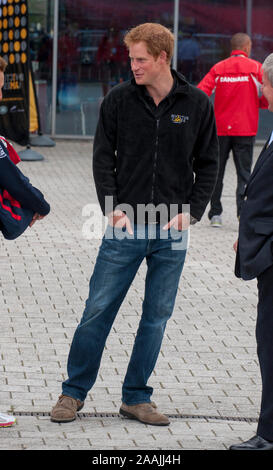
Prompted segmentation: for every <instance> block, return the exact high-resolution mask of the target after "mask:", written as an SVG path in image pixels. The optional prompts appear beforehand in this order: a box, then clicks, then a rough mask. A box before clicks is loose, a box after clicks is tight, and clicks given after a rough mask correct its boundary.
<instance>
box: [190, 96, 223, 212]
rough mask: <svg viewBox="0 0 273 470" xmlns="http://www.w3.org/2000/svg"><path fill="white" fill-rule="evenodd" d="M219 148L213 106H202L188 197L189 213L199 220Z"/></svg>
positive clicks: (213, 180) (214, 173)
mask: <svg viewBox="0 0 273 470" xmlns="http://www.w3.org/2000/svg"><path fill="white" fill-rule="evenodd" d="M218 160H219V148H218V137H217V133H216V124H215V117H214V110H213V106H212V104H211V103H210V100H209V98H207V99H206V105H205V106H203V110H202V115H201V125H200V128H199V134H198V138H197V141H196V144H195V147H194V161H193V171H194V175H195V179H194V184H193V190H192V193H191V196H190V199H189V203H190V211H191V215H192V216H193V217H195V218H196V219H197V220H200V219H201V217H202V215H203V214H204V212H205V209H206V206H207V204H208V203H209V201H210V199H211V195H212V193H213V190H214V186H215V183H216V178H217V173H218V164H219V163H218Z"/></svg>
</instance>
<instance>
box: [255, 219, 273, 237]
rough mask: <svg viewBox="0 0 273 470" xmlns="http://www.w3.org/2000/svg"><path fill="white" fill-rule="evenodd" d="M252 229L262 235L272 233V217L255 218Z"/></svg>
mask: <svg viewBox="0 0 273 470" xmlns="http://www.w3.org/2000/svg"><path fill="white" fill-rule="evenodd" d="M254 230H255V232H256V233H260V234H262V235H270V234H272V235H273V218H272V219H271V218H269V219H261V220H256V222H255V226H254Z"/></svg>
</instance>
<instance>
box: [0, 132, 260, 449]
mask: <svg viewBox="0 0 273 470" xmlns="http://www.w3.org/2000/svg"><path fill="white" fill-rule="evenodd" d="M15 147H16V148H17V149H18V150H21V148H20V147H18V146H15ZM37 150H38V151H40V152H41V153H43V155H44V157H45V159H44V161H40V162H21V163H20V168H21V169H22V170H23V171H24V173H25V174H27V175H28V176H29V177H30V179H31V181H32V183H33V184H34V185H36V186H37V187H39V188H40V189H41V190H42V191H43V192H44V194H45V195H46V197H47V199H48V200H49V202H50V203H51V206H52V211H51V213H50V215H49V216H48V217H47V218H45V219H44V220H42V221H41V222H39V223H36V224H35V225H34V227H33V228H32V229H28V230H27V232H26V233H25V234H24V235H23V236H22V237H20V238H19V239H17V240H16V241H13V242H10V241H5V240H4V239H3V238H1V240H0V247H1V250H0V270H1V278H0V291H1V295H0V311H1V315H0V337H1V340H0V410H1V411H2V412H5V413H13V414H15V415H16V417H17V422H16V424H15V425H14V426H13V427H11V428H4V429H3V428H2V429H0V449H2V450H3V449H4V450H8V449H9V450H21V449H22V450H23V449H26V450H37V449H39V450H52V449H54V450H69V449H73V450H74V449H78V450H80V449H85V450H98V449H99V450H107V449H108V450H120V449H122V450H126V449H132V450H139V449H150V450H160V449H165V450H177V451H182V450H203V449H206V450H226V449H228V447H229V446H230V445H231V444H232V443H235V442H238V441H242V440H246V439H247V438H249V437H251V436H252V435H253V434H255V431H256V425H257V418H258V413H259V406H260V392H261V383H260V372H259V367H258V361H257V356H256V343H255V321H256V305H257V288H256V281H255V280H253V281H249V282H245V281H242V280H240V279H237V278H236V277H235V276H234V274H233V273H234V259H235V255H234V251H233V248H232V246H233V243H234V242H235V240H236V238H237V230H238V221H237V218H236V210H235V185H236V175H235V169H234V164H233V160H232V158H230V159H229V162H228V165H227V171H226V175H225V181H224V194H223V205H224V213H223V221H224V226H223V227H222V228H221V229H218V228H212V227H210V226H209V223H208V218H207V211H206V214H205V215H204V217H203V219H202V221H201V222H200V223H198V224H197V225H195V226H194V227H192V228H191V229H190V246H189V251H188V254H187V258H186V263H185V267H184V271H183V276H182V278H181V282H180V286H179V291H178V295H177V300H176V304H175V309H174V313H173V316H172V318H171V319H170V320H169V323H168V325H167V328H166V333H165V338H164V341H163V344H162V348H161V352H160V356H159V359H158V362H157V365H156V368H155V370H154V372H153V374H152V376H151V379H150V382H149V384H150V385H151V386H152V387H154V394H153V399H154V401H155V402H156V403H157V405H158V408H159V409H160V411H162V412H164V413H166V414H168V415H170V420H171V424H170V425H169V426H167V427H162V428H161V427H155V426H148V425H143V424H141V423H138V422H135V421H131V420H128V419H126V418H122V417H120V416H119V414H118V411H119V407H120V403H121V402H120V399H121V398H120V397H121V386H122V381H123V377H124V374H125V371H126V366H127V363H128V360H129V357H130V353H131V349H132V344H133V340H134V335H135V332H136V328H137V325H138V322H139V319H140V313H141V302H142V300H143V289H144V278H145V270H146V267H145V263H143V265H142V266H141V268H140V270H139V272H138V274H137V276H136V278H135V280H134V282H133V284H132V286H131V288H130V290H129V292H128V294H127V297H126V299H125V301H124V303H123V305H122V307H121V309H120V311H119V314H118V316H117V318H116V321H115V323H114V326H113V329H112V330H111V333H110V335H109V338H108V340H107V343H106V347H105V351H104V355H103V358H102V362H101V368H100V372H99V375H98V379H97V382H96V384H95V385H94V387H93V388H92V390H91V391H90V393H89V394H88V397H87V399H86V402H85V406H84V408H83V410H82V411H81V412H80V413H79V416H78V418H77V420H76V421H74V422H72V423H66V424H54V423H52V422H51V421H50V417H49V413H50V410H51V408H52V406H53V405H54V404H55V403H56V400H57V398H58V395H59V394H60V393H61V382H62V380H64V379H65V378H66V360H67V355H68V351H69V345H70V343H71V339H72V336H73V333H74V330H75V328H76V325H77V323H78V322H79V321H80V318H81V315H82V312H83V308H84V303H85V300H86V297H87V294H88V283H89V279H90V275H91V272H92V270H93V267H94V263H95V259H96V255H97V251H98V247H99V245H100V239H99V237H97V238H96V239H93V238H90V237H89V238H84V236H83V234H82V227H83V225H84V224H87V225H85V227H86V226H88V223H89V222H90V214H91V213H89V217H88V206H87V209H86V212H84V214H86V215H84V216H83V215H82V211H83V208H84V207H86V205H88V204H94V203H96V202H97V199H96V194H95V188H94V183H93V179H92V174H91V155H92V143H91V142H87V141H69V140H67V141H57V143H56V147H53V148H45V147H44V148H40V149H37ZM260 150H261V148H260V147H258V146H257V147H256V148H255V158H254V160H255V159H256V158H257V155H258V153H259V151H260Z"/></svg>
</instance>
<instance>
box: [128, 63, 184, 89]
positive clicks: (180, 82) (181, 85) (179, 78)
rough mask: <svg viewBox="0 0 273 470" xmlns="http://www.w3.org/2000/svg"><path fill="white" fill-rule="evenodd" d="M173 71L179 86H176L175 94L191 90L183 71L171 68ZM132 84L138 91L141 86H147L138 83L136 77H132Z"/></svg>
mask: <svg viewBox="0 0 273 470" xmlns="http://www.w3.org/2000/svg"><path fill="white" fill-rule="evenodd" d="M171 72H172V75H173V76H174V77H175V78H176V80H177V86H176V87H175V89H174V91H173V93H174V94H176V93H185V94H187V93H188V92H189V89H190V85H189V83H188V82H187V81H186V79H185V77H184V76H183V75H182V74H181V73H179V72H177V71H176V70H174V69H171ZM131 85H132V86H133V88H134V90H135V91H138V92H139V91H141V88H145V85H137V84H136V81H135V79H134V77H133V78H131Z"/></svg>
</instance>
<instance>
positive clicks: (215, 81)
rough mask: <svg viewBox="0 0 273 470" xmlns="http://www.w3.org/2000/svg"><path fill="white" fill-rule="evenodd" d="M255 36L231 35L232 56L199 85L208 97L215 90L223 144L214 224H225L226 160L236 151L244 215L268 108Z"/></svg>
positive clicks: (212, 211) (239, 197)
mask: <svg viewBox="0 0 273 470" xmlns="http://www.w3.org/2000/svg"><path fill="white" fill-rule="evenodd" d="M251 46H252V43H251V39H250V37H249V36H248V35H247V34H245V33H236V34H234V36H232V38H231V49H232V50H231V55H230V57H229V58H227V59H225V60H222V61H220V62H218V63H217V64H215V65H214V66H213V67H212V68H211V69H210V71H209V72H208V73H207V75H206V76H205V77H204V78H203V80H201V82H200V83H199V84H198V85H197V87H198V88H200V89H201V90H203V91H204V92H205V93H206V94H207V95H208V96H210V95H211V94H212V93H213V92H214V93H215V101H214V111H215V119H216V126H217V134H218V138H219V147H220V162H219V172H218V178H217V182H216V185H215V188H214V192H213V194H212V198H211V207H210V211H209V213H208V217H209V219H210V220H211V225H212V226H213V227H221V226H222V218H221V214H222V211H223V208H222V204H221V195H222V190H223V179H224V173H225V167H226V163H227V160H228V157H229V153H230V151H232V153H233V159H234V164H235V167H236V172H237V190H236V206H237V217H238V218H239V217H240V211H241V206H242V202H243V198H244V191H245V186H246V184H247V182H248V179H249V176H250V172H251V165H252V156H253V146H254V140H255V136H256V134H257V130H258V121H259V108H267V107H268V103H267V100H266V99H265V98H264V97H263V96H262V95H261V97H260V94H261V92H260V89H261V85H262V64H260V62H257V61H256V60H253V59H250V58H249V56H250V53H251Z"/></svg>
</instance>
